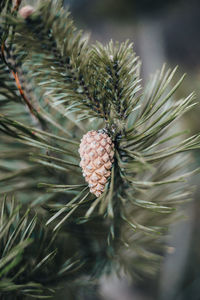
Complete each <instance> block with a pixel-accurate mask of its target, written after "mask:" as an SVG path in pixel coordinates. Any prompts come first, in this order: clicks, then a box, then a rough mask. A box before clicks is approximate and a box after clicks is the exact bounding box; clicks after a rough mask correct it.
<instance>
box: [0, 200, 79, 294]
mask: <svg viewBox="0 0 200 300" xmlns="http://www.w3.org/2000/svg"><path fill="white" fill-rule="evenodd" d="M23 210H24V209H23V207H20V206H19V205H18V206H16V203H15V201H14V200H9V199H8V198H5V199H4V200H3V201H2V204H1V224H0V245H1V246H0V279H1V280H0V294H1V296H2V297H5V299H7V298H6V295H9V296H12V297H13V298H12V299H15V297H16V296H20V297H21V298H20V299H22V298H23V297H25V296H29V297H34V298H42V299H43V298H49V296H51V295H52V294H53V292H54V290H53V286H54V285H55V283H56V282H59V281H61V280H63V278H64V277H66V276H67V275H68V274H70V275H68V276H71V277H72V276H73V271H75V270H76V269H77V268H78V269H80V267H81V264H80V263H79V260H78V259H76V260H75V259H74V261H73V260H71V259H67V260H66V261H63V257H62V258H61V257H60V255H59V253H58V252H57V249H56V246H58V244H59V243H60V241H59V240H60V239H61V238H62V241H63V240H65V239H66V237H64V235H62V237H59V235H55V234H52V232H51V231H50V230H49V229H48V228H47V227H44V226H41V225H42V223H41V221H40V220H38V218H37V216H36V215H34V216H31V212H30V210H26V211H24V212H23ZM63 250H64V246H63V249H62V248H61V247H60V251H63ZM2 299H4V298H2Z"/></svg>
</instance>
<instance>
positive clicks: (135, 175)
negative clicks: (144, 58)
mask: <svg viewBox="0 0 200 300" xmlns="http://www.w3.org/2000/svg"><path fill="white" fill-rule="evenodd" d="M5 20H6V21H5V22H6V26H7V27H6V28H12V29H13V31H12V30H10V31H9V30H8V31H6V34H5V37H6V38H5V40H3V41H2V42H3V44H4V45H5V48H4V53H5V60H4V59H2V61H1V65H2V67H1V69H0V72H1V73H0V76H1V78H2V83H1V86H0V105H1V106H2V112H1V115H0V131H1V135H2V139H1V141H0V143H1V144H3V145H2V148H3V149H4V151H3V152H1V153H0V160H1V167H0V168H1V170H3V174H2V175H1V177H0V192H1V193H4V192H8V193H13V192H15V194H16V197H17V199H19V201H23V202H26V203H29V205H30V206H31V207H32V208H34V209H36V210H37V211H40V209H41V210H42V213H43V214H44V222H45V224H46V225H45V226H44V228H45V232H46V230H47V231H48V230H51V233H52V232H53V231H54V232H56V234H59V233H60V232H61V233H65V232H67V230H69V231H70V230H71V231H72V232H73V233H75V234H74V235H73V238H77V239H78V248H79V250H80V251H78V253H79V254H80V256H81V258H82V259H83V261H84V262H85V261H86V262H87V263H88V269H87V271H86V272H83V273H84V274H87V275H88V274H93V275H94V276H95V277H96V278H97V277H98V276H99V274H102V272H103V271H105V269H106V266H107V267H108V269H109V270H112V268H118V266H119V265H120V268H121V265H122V266H123V267H124V269H126V270H127V271H128V272H129V273H130V274H131V275H132V276H140V275H141V274H142V273H143V271H144V272H146V273H149V274H152V273H153V272H154V271H155V269H156V268H157V267H158V265H159V263H160V260H161V258H162V256H163V252H164V248H165V243H164V240H163V236H165V235H166V233H167V230H168V226H169V224H171V222H172V221H174V220H175V219H176V218H178V217H179V213H178V212H177V211H176V208H177V205H178V204H180V203H183V202H184V201H188V200H189V199H190V198H191V193H192V190H191V188H190V187H188V186H187V183H186V180H187V177H188V176H191V175H192V174H193V172H192V171H190V170H189V171H188V172H186V170H187V168H188V166H187V164H188V163H189V162H190V160H189V158H188V155H186V154H187V153H190V152H191V151H192V150H195V149H199V146H200V137H199V135H195V136H192V137H186V138H185V139H184V138H183V137H182V135H183V134H185V132H175V131H174V130H173V131H172V126H174V125H175V124H176V121H177V120H178V119H179V118H180V117H181V116H182V115H183V114H184V113H186V112H187V111H188V110H189V109H191V108H193V106H194V105H195V103H194V94H193V93H192V94H190V95H189V96H187V97H186V98H184V99H179V100H177V101H175V100H174V99H173V95H174V93H175V92H176V90H177V89H178V87H179V86H180V84H181V83H182V81H183V78H184V76H183V77H182V78H181V79H180V80H179V81H178V82H177V83H175V84H174V85H173V86H172V82H174V79H173V76H174V74H175V71H176V69H174V70H172V71H171V70H167V71H166V70H165V68H164V67H163V68H162V70H161V71H160V72H158V73H157V74H156V75H155V76H154V77H153V78H152V79H150V80H149V81H148V84H147V86H146V87H144V88H141V86H140V77H139V76H140V75H139V69H140V62H139V61H138V58H137V57H136V56H135V53H134V52H133V50H132V45H131V44H130V45H129V44H128V42H125V43H122V44H121V45H120V44H118V43H116V44H114V43H113V42H110V43H109V44H108V45H107V46H103V45H101V44H100V43H97V44H96V45H93V46H89V45H88V44H87V41H85V39H84V38H83V36H82V33H80V32H79V31H77V29H76V28H75V26H74V25H73V21H72V19H71V17H70V16H69V14H68V13H66V12H65V11H64V9H63V8H61V7H60V6H59V4H58V1H53V2H49V1H45V2H43V3H42V5H41V6H40V7H39V8H38V9H37V10H36V12H35V13H33V14H32V15H31V16H29V17H28V18H27V19H26V20H24V19H22V18H20V17H19V16H18V17H16V18H14V17H13V16H9V17H7V18H5ZM6 30H7V29H6ZM22 37H23V39H22ZM10 71H14V74H15V80H16V78H17V79H18V81H19V85H18V90H19V91H20V90H21V92H20V93H19V91H17V89H16V86H15V85H14V80H13V82H11V81H10ZM16 74H17V75H18V77H16ZM22 92H23V93H24V96H25V98H24V97H23V93H22ZM15 96H16V97H15ZM25 99H26V100H27V99H28V101H29V102H27V101H26V100H25ZM13 103H15V107H14V109H13V107H12V105H13ZM22 103H23V104H24V107H27V103H30V105H31V107H32V108H33V110H32V109H30V107H29V110H28V111H27V110H26V111H25V113H24V114H23V115H22V116H15V111H14V110H15V109H17V111H18V112H19V111H20V108H21V107H22V106H21V104H22ZM30 112H31V113H30ZM32 112H34V115H35V116H36V117H37V120H39V123H38V122H34V120H33V118H32ZM102 128H107V132H108V134H109V135H110V137H111V138H112V142H113V143H114V148H115V156H114V163H113V165H112V170H111V176H110V178H109V180H108V182H107V184H106V186H105V191H104V193H103V194H102V195H101V196H100V197H99V198H96V197H95V196H94V195H93V194H91V193H90V192H89V188H88V186H87V185H86V183H85V181H84V178H83V176H82V172H81V168H80V167H79V162H80V157H79V154H78V148H79V142H80V139H81V137H82V135H83V134H84V133H86V132H87V131H89V130H91V129H96V130H98V129H102ZM8 159H10V160H11V161H12V162H13V164H12V165H10V164H9V163H8ZM198 171H199V170H196V172H198ZM45 192H46V193H45ZM30 203H31V204H30ZM40 213H41V211H40ZM93 229H95V230H94V231H95V232H94V231H93ZM70 238H72V235H70ZM23 246H24V245H23ZM28 247H29V246H28V245H27V249H28ZM125 247H126V248H127V250H125ZM44 248H45V247H44V245H42V246H41V252H43V251H44ZM20 249H21V248H20ZM52 251H54V249H53V250H52ZM52 251H50V252H48V253H46V252H45V253H46V255H47V256H42V257H40V261H39V262H38V264H39V266H42V265H43V263H42V264H41V262H43V259H44V258H45V259H47V261H48V258H52V259H53V258H54V252H52ZM87 251H89V254H88V253H87ZM48 255H50V256H48ZM90 256H91V257H92V259H91V261H90ZM70 257H71V256H70ZM88 257H89V258H88ZM96 257H98V260H97V262H96V261H95V260H96ZM130 262H134V265H133V264H132V263H130ZM17 263H18V261H17V262H16V264H17ZM19 263H20V262H19ZM38 264H36V265H38ZM40 264H41V265H40ZM67 265H68V264H67ZM66 268H67V267H66ZM52 276H53V275H52Z"/></svg>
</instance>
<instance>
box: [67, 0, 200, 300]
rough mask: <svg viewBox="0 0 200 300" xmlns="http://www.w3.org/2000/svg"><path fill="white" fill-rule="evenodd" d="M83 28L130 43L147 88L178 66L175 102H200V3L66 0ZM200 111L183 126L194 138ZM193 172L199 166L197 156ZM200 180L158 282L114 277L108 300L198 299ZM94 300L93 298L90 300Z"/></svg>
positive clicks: (174, 231)
mask: <svg viewBox="0 0 200 300" xmlns="http://www.w3.org/2000/svg"><path fill="white" fill-rule="evenodd" d="M65 5H66V6H69V8H70V10H71V11H72V15H73V17H74V19H75V21H76V25H77V26H78V27H79V28H83V29H84V30H85V31H86V32H89V33H90V34H91V42H92V43H93V42H96V40H98V41H100V42H102V43H103V44H105V43H107V42H108V41H109V40H110V39H111V38H112V39H113V40H117V41H120V42H121V41H124V40H126V39H129V40H130V42H134V49H135V51H136V53H137V55H138V56H140V57H141V60H142V78H143V83H144V82H145V81H147V80H148V78H149V75H150V74H152V73H154V72H155V71H156V70H157V69H160V68H161V67H162V65H163V63H166V64H167V66H169V67H172V68H173V67H175V66H176V65H179V69H178V74H177V76H178V75H182V74H183V73H187V77H186V79H185V80H184V84H182V86H181V88H180V89H179V91H178V93H177V97H181V96H186V95H187V94H189V93H190V92H191V91H193V90H195V91H196V95H197V101H199V100H200V83H199V81H200V1H199V0H65ZM199 113H200V105H197V106H196V108H195V109H193V110H192V112H189V113H188V114H187V115H186V116H185V117H184V119H182V120H181V124H180V126H181V127H182V126H183V127H184V128H187V129H189V130H190V132H191V133H197V132H199V131H200V118H199ZM193 164H194V165H195V166H198V165H200V156H199V153H198V152H196V153H195V154H194V158H193ZM199 181H200V178H199V177H198V176H197V177H194V178H192V179H191V180H190V184H191V185H196V186H197V188H196V191H195V194H194V201H193V202H190V203H189V204H188V205H187V206H186V208H185V215H186V219H185V220H183V221H181V222H179V223H178V224H176V225H173V226H172V227H171V228H170V233H171V234H170V240H169V244H170V245H171V247H170V248H169V253H167V254H166V257H165V259H164V262H163V265H162V267H161V271H160V273H159V275H158V276H157V277H156V278H152V279H146V280H143V281H139V282H136V283H135V284H134V285H132V284H129V283H128V282H127V281H126V280H125V279H124V280H120V281H119V280H118V279H117V278H116V277H114V276H113V277H112V276H111V277H110V278H105V279H102V284H101V299H104V300H132V299H134V300H151V299H158V300H175V299H176V300H186V299H187V300H188V299H190V300H199V299H200V234H199V230H198V229H199V227H200V221H199V215H200V203H199V197H198V194H199V188H198V182H199ZM91 299H92V300H94V299H93V298H91ZM87 300H89V299H87Z"/></svg>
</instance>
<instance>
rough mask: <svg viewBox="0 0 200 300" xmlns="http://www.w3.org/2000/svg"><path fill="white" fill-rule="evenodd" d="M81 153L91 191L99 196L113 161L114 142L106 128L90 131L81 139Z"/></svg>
mask: <svg viewBox="0 0 200 300" xmlns="http://www.w3.org/2000/svg"><path fill="white" fill-rule="evenodd" d="M79 153H80V157H81V162H80V166H81V168H82V170H83V176H84V177H85V180H86V181H87V182H88V183H89V187H90V192H91V193H92V194H94V195H95V196H97V197H99V196H100V195H101V194H102V193H103V191H104V189H105V185H106V182H107V180H108V178H109V177H110V174H111V172H110V169H111V167H112V163H113V156H114V144H113V143H112V140H111V138H110V137H109V136H108V134H107V133H105V131H104V130H99V131H95V130H92V131H89V132H88V133H87V134H85V135H84V136H83V138H82V140H81V144H80V148H79Z"/></svg>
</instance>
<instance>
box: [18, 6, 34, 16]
mask: <svg viewBox="0 0 200 300" xmlns="http://www.w3.org/2000/svg"><path fill="white" fill-rule="evenodd" d="M34 12H35V8H34V7H33V6H31V5H26V6H24V7H22V8H21V9H20V10H19V14H20V16H21V17H22V18H23V19H27V18H28V17H30V15H32V13H34Z"/></svg>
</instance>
